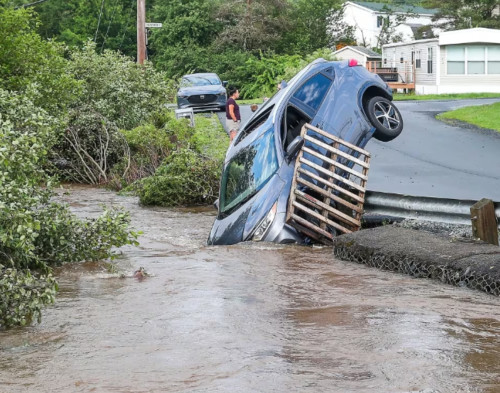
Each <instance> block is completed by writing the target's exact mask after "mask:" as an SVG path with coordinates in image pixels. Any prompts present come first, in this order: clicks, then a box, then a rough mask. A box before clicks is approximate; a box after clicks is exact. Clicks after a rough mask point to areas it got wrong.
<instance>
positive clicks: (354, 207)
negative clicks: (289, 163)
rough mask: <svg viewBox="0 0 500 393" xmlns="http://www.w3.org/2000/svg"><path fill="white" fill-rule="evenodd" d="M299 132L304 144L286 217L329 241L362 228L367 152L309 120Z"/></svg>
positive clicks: (292, 222) (367, 164) (299, 227)
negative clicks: (311, 123)
mask: <svg viewBox="0 0 500 393" xmlns="http://www.w3.org/2000/svg"><path fill="white" fill-rule="evenodd" d="M301 136H302V137H303V138H304V140H305V143H304V146H303V147H302V149H301V150H300V152H299V154H298V156H297V161H296V163H295V172H294V178H293V183H292V191H291V193H290V199H289V202H288V209H287V217H286V222H287V224H289V225H291V226H293V227H294V228H295V229H297V230H298V231H299V232H301V233H303V234H305V235H307V236H309V237H311V238H313V239H315V240H317V241H320V242H322V243H329V242H331V241H332V239H333V237H334V236H335V235H336V234H342V233H351V232H354V231H357V230H359V228H360V227H361V215H362V214H363V205H364V200H365V192H366V181H367V180H368V170H369V168H370V153H369V152H367V151H366V150H363V149H361V148H359V147H358V146H355V145H353V144H351V143H348V142H346V141H344V140H342V139H340V138H337V137H335V136H333V135H331V134H329V133H327V132H326V131H323V130H321V129H319V128H316V127H314V126H312V125H310V124H305V125H304V127H302V131H301ZM318 137H321V138H322V140H318V139H317V138H318ZM318 150H320V151H321V152H319V151H318ZM322 152H323V153H322ZM325 152H326V154H325ZM311 160H314V162H313V161H311Z"/></svg>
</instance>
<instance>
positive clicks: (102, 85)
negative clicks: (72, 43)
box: [69, 42, 175, 129]
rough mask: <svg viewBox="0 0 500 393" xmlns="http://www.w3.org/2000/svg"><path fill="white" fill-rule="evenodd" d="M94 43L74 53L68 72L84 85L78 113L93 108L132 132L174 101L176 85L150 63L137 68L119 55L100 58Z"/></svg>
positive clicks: (106, 51)
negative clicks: (153, 113)
mask: <svg viewBox="0 0 500 393" xmlns="http://www.w3.org/2000/svg"><path fill="white" fill-rule="evenodd" d="M95 49H96V48H95V43H93V42H88V43H87V44H86V45H85V46H84V47H83V48H82V49H80V50H78V49H75V50H73V51H72V52H71V56H70V60H71V61H70V62H69V72H70V73H71V74H72V75H73V76H74V78H75V79H77V80H78V81H80V82H81V83H82V89H83V93H82V95H80V97H79V101H78V102H77V103H76V105H75V109H76V111H80V110H81V108H82V107H83V108H91V109H92V110H93V111H95V112H97V113H99V114H100V115H101V116H102V117H104V118H106V119H107V120H108V121H110V122H114V123H115V124H116V126H117V127H118V128H122V129H131V128H134V127H137V126H138V125H140V124H141V123H142V122H143V121H145V120H146V119H147V118H148V117H149V115H150V114H151V113H152V112H154V111H157V110H158V109H160V108H161V107H162V106H163V105H164V104H165V103H166V102H168V101H171V100H173V99H174V97H175V90H174V84H173V82H172V81H168V80H167V79H166V77H165V76H164V74H162V73H160V72H157V71H155V70H154V68H153V67H152V65H151V63H149V62H146V64H145V65H144V66H140V65H138V64H136V63H135V62H134V61H133V59H129V58H128V57H125V56H123V55H121V54H119V53H118V52H113V51H110V50H105V51H104V52H103V53H102V54H98V53H97V52H96V50H95Z"/></svg>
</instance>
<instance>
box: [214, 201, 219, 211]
mask: <svg viewBox="0 0 500 393" xmlns="http://www.w3.org/2000/svg"><path fill="white" fill-rule="evenodd" d="M214 207H215V210H217V211H219V199H217V200H216V201H215V202H214Z"/></svg>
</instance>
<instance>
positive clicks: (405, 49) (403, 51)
mask: <svg viewBox="0 0 500 393" xmlns="http://www.w3.org/2000/svg"><path fill="white" fill-rule="evenodd" d="M428 48H432V50H433V60H432V73H428V72H427V60H428ZM438 48H439V47H438V41H437V39H436V40H424V41H422V42H419V41H413V42H411V43H409V44H400V45H391V46H384V48H383V49H382V63H383V66H384V67H396V68H397V69H398V72H399V74H400V75H401V76H402V77H403V79H404V81H405V82H413V75H412V73H411V70H412V67H411V62H412V56H411V54H412V52H415V65H416V63H417V62H416V60H417V59H418V58H419V57H420V68H415V84H420V85H435V84H436V81H437V74H438ZM401 59H403V60H402V61H403V62H401Z"/></svg>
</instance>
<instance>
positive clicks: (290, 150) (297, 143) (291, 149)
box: [286, 135, 304, 163]
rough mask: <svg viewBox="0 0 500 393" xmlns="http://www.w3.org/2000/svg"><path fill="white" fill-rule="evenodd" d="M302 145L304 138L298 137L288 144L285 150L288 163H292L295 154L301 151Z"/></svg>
mask: <svg viewBox="0 0 500 393" xmlns="http://www.w3.org/2000/svg"><path fill="white" fill-rule="evenodd" d="M303 145H304V138H302V137H301V136H300V135H299V136H296V137H295V138H294V139H293V141H291V142H290V144H289V145H288V146H287V148H286V161H287V162H288V163H290V161H292V159H293V157H295V154H297V153H298V151H299V150H300V149H302V146H303Z"/></svg>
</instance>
